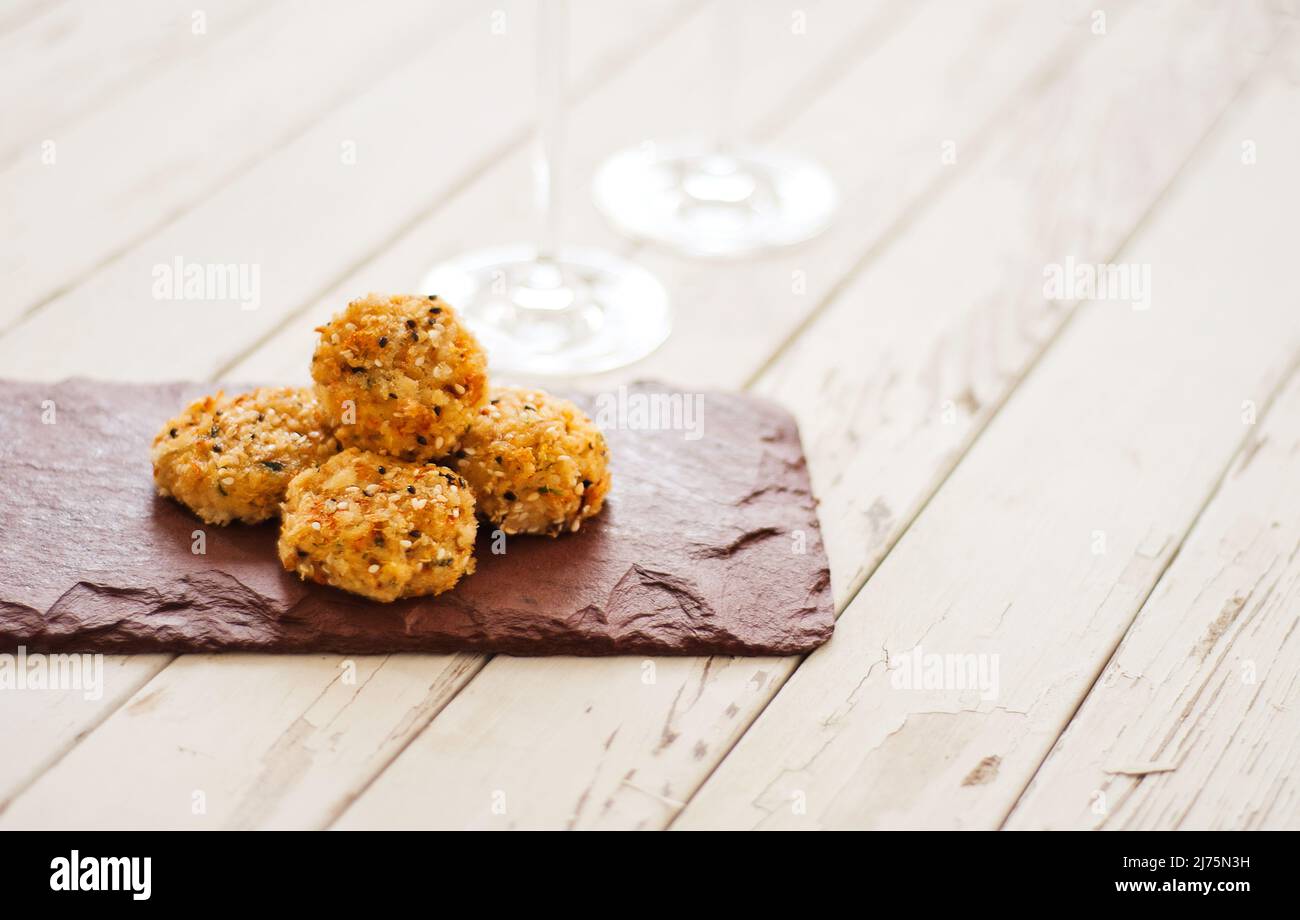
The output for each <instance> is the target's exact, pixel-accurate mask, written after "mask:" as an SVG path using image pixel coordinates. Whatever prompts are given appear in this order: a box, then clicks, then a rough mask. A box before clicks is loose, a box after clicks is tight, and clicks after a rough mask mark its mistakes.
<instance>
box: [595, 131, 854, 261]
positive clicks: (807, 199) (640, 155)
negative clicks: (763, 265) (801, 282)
mask: <svg viewBox="0 0 1300 920" xmlns="http://www.w3.org/2000/svg"><path fill="white" fill-rule="evenodd" d="M593 194H594V196H595V199H596V205H597V207H598V208H600V210H601V212H602V213H603V214H604V215H605V217H606V218H607V219H608V220H609V221H610V223H612V224H613V225H614V226H615V227H616V228H617V229H618V230H620V231H621V232H623V233H625V234H627V235H629V236H632V237H635V238H637V239H642V240H649V241H651V242H655V243H661V244H663V245H666V246H669V247H671V248H673V249H676V250H677V251H679V252H682V253H684V254H686V255H691V256H706V257H719V258H729V257H739V256H746V255H751V254H754V253H759V252H764V251H767V250H771V249H778V248H781V247H785V246H793V245H795V244H797V243H802V242H804V241H806V240H809V239H811V238H812V237H814V236H816V235H817V234H819V233H821V232H822V231H823V230H825V229H826V227H827V226H828V225H829V224H830V222H831V218H832V217H833V216H834V215H835V211H836V210H837V209H838V207H839V192H838V191H837V190H836V188H835V182H834V180H832V179H831V177H830V174H829V173H828V172H827V171H826V170H825V169H824V168H822V167H821V166H819V165H818V164H816V163H814V162H812V161H810V160H806V159H803V158H801V157H796V156H790V155H787V154H781V153H776V152H773V151H770V150H765V149H762V148H737V149H736V150H734V151H731V152H728V153H721V152H719V151H718V150H717V148H715V147H711V146H708V145H705V144H694V143H687V142H681V143H673V144H661V143H656V142H647V143H645V144H642V145H640V146H638V147H634V148H631V149H628V150H624V151H622V152H620V153H616V154H614V155H613V156H612V157H610V158H609V159H608V160H606V161H605V163H604V164H603V165H602V166H601V168H600V170H599V171H598V172H597V173H596V179H595V182H594V184H593Z"/></svg>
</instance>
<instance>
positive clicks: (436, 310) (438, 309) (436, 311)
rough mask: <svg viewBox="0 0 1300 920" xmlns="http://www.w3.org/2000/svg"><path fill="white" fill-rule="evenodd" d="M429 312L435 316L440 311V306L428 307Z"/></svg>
mask: <svg viewBox="0 0 1300 920" xmlns="http://www.w3.org/2000/svg"><path fill="white" fill-rule="evenodd" d="M429 312H430V313H432V314H433V315H435V316H437V315H438V314H439V313H441V312H442V307H430V308H429Z"/></svg>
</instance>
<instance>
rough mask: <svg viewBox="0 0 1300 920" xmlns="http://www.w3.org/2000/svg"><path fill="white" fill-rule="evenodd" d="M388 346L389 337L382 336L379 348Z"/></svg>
mask: <svg viewBox="0 0 1300 920" xmlns="http://www.w3.org/2000/svg"><path fill="white" fill-rule="evenodd" d="M387 344H388V336H386V335H381V336H380V337H379V347H380V348H383V347H384V346H385V345H387Z"/></svg>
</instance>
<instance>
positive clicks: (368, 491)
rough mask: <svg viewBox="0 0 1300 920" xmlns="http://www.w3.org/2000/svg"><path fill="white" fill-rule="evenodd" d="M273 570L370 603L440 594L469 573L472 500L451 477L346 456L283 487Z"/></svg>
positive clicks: (361, 455)
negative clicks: (277, 558)
mask: <svg viewBox="0 0 1300 920" xmlns="http://www.w3.org/2000/svg"><path fill="white" fill-rule="evenodd" d="M282 516H283V518H284V524H283V526H282V528H281V530H280V543H279V552H280V562H281V563H282V564H283V565H284V567H285V569H287V570H288V571H290V572H297V573H298V575H299V577H301V578H303V579H308V580H311V581H314V582H317V583H318V584H324V585H333V586H334V587H336V588H342V589H343V590H345V591H352V592H353V593H355V594H362V595H365V596H366V597H369V598H373V599H375V600H377V601H392V600H396V599H397V598H399V597H418V596H421V595H425V594H441V593H442V592H443V591H446V590H448V589H449V588H451V587H452V586H454V585H455V584H456V582H457V581H459V580H460V577H461V576H462V575H469V574H470V573H472V572H473V571H474V555H473V554H474V537H475V536H476V535H477V533H478V522H477V521H476V520H475V518H474V496H473V494H471V492H470V490H469V488H468V486H467V484H466V482H465V480H464V479H462V478H461V477H460V476H457V475H456V474H455V473H453V472H452V471H451V470H449V469H446V468H444V467H441V466H435V465H433V464H427V465H416V464H410V463H402V462H399V461H395V460H392V459H390V458H388V457H381V456H380V455H379V454H375V453H370V452H368V451H362V450H357V449H355V448H351V449H349V450H345V451H343V452H342V453H340V454H336V455H335V456H334V457H332V458H330V460H328V461H327V462H326V463H325V464H324V465H322V466H321V467H320V468H319V469H312V470H306V471H304V472H302V473H299V474H298V475H297V476H296V477H294V480H293V482H291V483H289V493H288V495H287V496H286V497H285V500H284V507H283V510H282Z"/></svg>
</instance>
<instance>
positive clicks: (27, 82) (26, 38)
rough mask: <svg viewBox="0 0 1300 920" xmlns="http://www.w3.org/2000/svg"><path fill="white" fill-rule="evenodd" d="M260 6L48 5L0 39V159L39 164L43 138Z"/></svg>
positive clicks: (147, 1) (235, 0) (239, 0)
mask: <svg viewBox="0 0 1300 920" xmlns="http://www.w3.org/2000/svg"><path fill="white" fill-rule="evenodd" d="M268 9H270V5H269V4H258V3H256V2H254V0H216V2H212V3H205V4H204V7H203V9H202V10H201V11H199V10H196V9H195V7H194V4H193V3H185V2H179V0H163V2H159V0H118V2H115V3H94V2H86V0H80V2H73V3H61V4H51V5H48V6H47V7H46V8H45V9H43V10H42V11H41V13H40V15H38V16H35V17H32V18H30V19H27V20H26V21H24V22H23V24H22V25H20V26H18V27H16V28H15V29H14V30H13V31H11V32H9V33H7V34H3V35H0V111H3V112H4V113H5V136H4V140H3V143H2V144H0V164H3V165H4V166H6V167H7V166H9V165H11V164H12V161H13V160H14V159H15V158H17V157H19V156H24V155H25V156H26V157H27V158H29V159H32V160H36V161H38V162H39V159H40V156H41V149H40V144H41V141H42V140H44V139H46V138H50V137H53V136H55V135H58V134H61V133H62V132H63V131H64V130H65V129H66V128H67V127H68V125H69V123H70V122H73V121H75V120H76V119H77V118H80V117H83V116H85V115H86V113H87V112H89V111H91V110H92V109H94V108H95V107H96V106H97V105H102V104H103V103H104V102H105V101H107V100H111V99H113V98H114V97H115V96H117V95H119V94H121V93H123V92H125V91H128V90H129V89H130V88H131V87H133V86H138V85H140V84H141V83H143V82H146V81H150V80H161V79H166V78H170V76H171V71H172V69H173V68H174V67H176V65H178V64H179V63H180V62H182V61H185V60H186V59H188V58H192V57H194V56H196V55H199V54H203V53H204V52H205V50H206V48H207V46H209V45H211V44H213V43H217V42H219V41H221V39H222V38H224V37H226V36H229V35H231V34H233V33H235V32H237V31H239V30H240V29H242V28H244V27H245V26H247V25H248V24H249V23H251V22H256V21H258V19H259V15H260V14H261V13H262V12H263V11H264V10H268ZM13 15H15V16H19V17H21V15H22V11H16V12H15V13H14V14H13ZM3 19H4V14H3V13H0V21H3Z"/></svg>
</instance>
